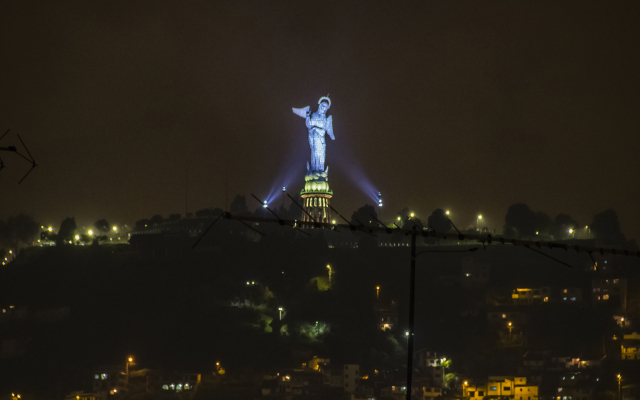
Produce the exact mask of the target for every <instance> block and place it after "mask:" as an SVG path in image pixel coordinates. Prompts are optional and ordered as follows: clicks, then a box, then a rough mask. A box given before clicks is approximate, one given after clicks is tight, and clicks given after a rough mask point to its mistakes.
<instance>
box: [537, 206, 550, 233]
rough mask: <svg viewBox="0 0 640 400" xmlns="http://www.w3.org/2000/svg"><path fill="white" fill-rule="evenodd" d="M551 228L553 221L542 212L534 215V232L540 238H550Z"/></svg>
mask: <svg viewBox="0 0 640 400" xmlns="http://www.w3.org/2000/svg"><path fill="white" fill-rule="evenodd" d="M552 228H553V220H552V219H551V217H550V216H549V215H548V214H546V213H543V212H538V213H536V232H538V233H539V235H542V236H550V235H551V229H552Z"/></svg>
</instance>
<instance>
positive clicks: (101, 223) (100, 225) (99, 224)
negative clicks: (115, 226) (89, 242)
mask: <svg viewBox="0 0 640 400" xmlns="http://www.w3.org/2000/svg"><path fill="white" fill-rule="evenodd" d="M110 226H111V225H109V222H108V221H107V220H106V219H104V218H102V219H99V220H97V221H96V222H95V223H94V224H93V227H94V228H96V230H97V231H99V232H102V233H105V232H108V231H109V227H110Z"/></svg>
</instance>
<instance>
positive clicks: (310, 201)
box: [300, 167, 333, 224]
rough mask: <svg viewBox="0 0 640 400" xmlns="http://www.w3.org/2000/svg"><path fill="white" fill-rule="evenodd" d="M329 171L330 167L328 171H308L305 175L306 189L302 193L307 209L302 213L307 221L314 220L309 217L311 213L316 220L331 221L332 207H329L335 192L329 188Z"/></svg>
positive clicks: (303, 218)
mask: <svg viewBox="0 0 640 400" xmlns="http://www.w3.org/2000/svg"><path fill="white" fill-rule="evenodd" d="M328 171H329V168H328V167H327V170H326V171H324V172H321V173H310V171H307V174H306V175H305V177H304V181H305V182H304V189H302V191H301V192H300V195H301V196H302V201H303V204H302V205H303V207H304V210H305V211H306V213H302V220H303V221H305V222H313V220H312V219H311V218H309V215H311V216H312V217H313V219H314V220H315V222H323V223H327V224H328V223H331V208H329V204H331V203H330V201H331V198H332V197H333V192H332V191H331V190H329V182H328V176H327V173H328ZM307 213H308V214H309V215H307Z"/></svg>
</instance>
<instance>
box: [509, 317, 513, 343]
mask: <svg viewBox="0 0 640 400" xmlns="http://www.w3.org/2000/svg"><path fill="white" fill-rule="evenodd" d="M511 329H513V324H512V323H511V322H509V343H511V342H512V341H513V339H512V336H511Z"/></svg>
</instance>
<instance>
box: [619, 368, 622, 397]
mask: <svg viewBox="0 0 640 400" xmlns="http://www.w3.org/2000/svg"><path fill="white" fill-rule="evenodd" d="M621 380H622V376H621V375H620V374H618V400H622V397H621V396H620V381H621Z"/></svg>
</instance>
